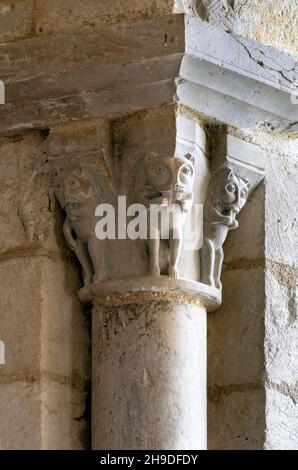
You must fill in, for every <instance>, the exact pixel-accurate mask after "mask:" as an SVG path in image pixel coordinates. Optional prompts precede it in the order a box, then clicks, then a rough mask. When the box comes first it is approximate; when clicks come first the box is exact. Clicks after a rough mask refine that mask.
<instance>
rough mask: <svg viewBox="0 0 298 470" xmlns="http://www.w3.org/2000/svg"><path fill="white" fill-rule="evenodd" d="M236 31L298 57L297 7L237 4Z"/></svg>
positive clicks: (276, 1) (288, 2)
mask: <svg viewBox="0 0 298 470" xmlns="http://www.w3.org/2000/svg"><path fill="white" fill-rule="evenodd" d="M235 14H236V16H235V23H234V31H235V32H236V33H237V34H241V35H242V36H246V37H250V38H252V39H255V40H256V41H258V42H261V43H263V44H269V45H271V46H273V47H276V48H277V49H280V50H283V51H287V52H289V53H291V54H294V55H296V56H297V54H298V49H297V29H298V24H297V21H298V20H297V3H296V2H295V1H292V0H252V1H249V2H247V1H245V0H236V1H235Z"/></svg>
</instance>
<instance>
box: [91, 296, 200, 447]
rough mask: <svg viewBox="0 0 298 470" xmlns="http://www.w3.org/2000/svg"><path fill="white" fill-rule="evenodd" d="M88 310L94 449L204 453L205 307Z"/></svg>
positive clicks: (139, 305)
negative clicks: (176, 450) (194, 450)
mask: <svg viewBox="0 0 298 470" xmlns="http://www.w3.org/2000/svg"><path fill="white" fill-rule="evenodd" d="M93 303H94V308H93V326H92V329H93V332H92V344H93V373H92V390H93V397H92V420H93V422H92V434H93V449H97V450H98V449H108V450H113V449H121V450H128V449H145V450H147V449H165V450H173V449H182V450H190V449H205V448H206V408H207V406H206V340H207V339H206V309H205V307H203V306H200V304H198V303H196V304H195V303H191V302H190V303H185V301H183V302H177V301H173V300H167V299H166V295H165V296H164V298H163V300H161V299H154V300H145V301H136V297H135V295H132V296H131V300H130V299H129V297H126V298H125V303H124V304H122V305H121V304H120V305H116V304H115V305H109V306H106V305H102V303H101V301H99V299H95V300H94V301H93Z"/></svg>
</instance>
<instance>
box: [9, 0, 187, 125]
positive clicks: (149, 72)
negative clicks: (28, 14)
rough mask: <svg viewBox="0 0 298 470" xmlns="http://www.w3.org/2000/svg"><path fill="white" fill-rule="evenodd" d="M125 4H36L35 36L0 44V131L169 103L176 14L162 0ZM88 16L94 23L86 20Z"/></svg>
mask: <svg viewBox="0 0 298 470" xmlns="http://www.w3.org/2000/svg"><path fill="white" fill-rule="evenodd" d="M129 3H130V4H127V2H125V4H124V3H123V2H119V1H117V2H115V9H114V10H113V9H111V7H112V5H111V2H104V3H103V2H95V1H90V2H82V1H78V0H76V1H74V0H73V1H64V2H58V1H57V2H56V1H48V2H37V3H36V8H35V10H34V12H35V13H34V14H35V16H36V19H37V18H39V20H38V21H40V22H41V23H40V24H38V26H36V28H37V32H38V34H39V35H38V36H36V34H35V33H34V34H32V35H30V36H28V37H26V38H23V39H21V40H17V41H11V42H8V43H2V44H0V67H1V74H0V75H1V76H0V79H2V80H3V81H4V82H5V87H6V104H5V105H3V106H1V108H0V121H1V133H2V134H3V133H8V132H13V133H15V132H17V130H23V129H32V128H40V127H42V128H44V127H49V126H53V125H56V124H57V123H59V122H65V121H73V120H80V119H85V118H98V117H102V118H108V119H116V118H121V117H123V116H125V115H129V114H133V113H134V112H136V111H138V110H141V109H146V108H151V107H154V106H159V105H161V104H164V103H169V102H172V99H173V95H174V92H175V86H174V79H175V77H176V76H177V75H178V73H179V66H180V62H181V58H182V54H183V52H184V23H183V17H182V16H181V15H175V16H172V15H169V14H168V13H169V8H168V6H169V5H170V2H165V1H160V2H153V1H152V2H151V1H146V2H145V3H144V2H141V3H140V2H135V1H133V2H129ZM137 4H138V7H137ZM143 7H144V10H143ZM119 9H120V10H119ZM148 9H149V12H150V11H151V12H153V13H152V14H150V13H149V12H148ZM118 10H119V11H120V13H119V11H118ZM135 10H137V11H138V13H137V11H136V15H135V16H133V17H131V16H130V13H129V12H131V14H132V15H134V13H133V12H134V11H135ZM121 11H122V13H121ZM125 13H127V15H128V17H127V18H125ZM123 14H124V16H123ZM43 15H44V16H43ZM90 15H91V16H92V17H93V18H94V22H95V23H94V25H93V23H92V21H89V22H88V21H87V20H86V18H87V17H89V16H90ZM107 16H108V17H109V19H108V18H107ZM57 18H58V19H57ZM47 25H48V30H47V27H46V26H47ZM55 27H56V28H57V29H56V30H55ZM40 29H42V31H39V30H40Z"/></svg>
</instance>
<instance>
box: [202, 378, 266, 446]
mask: <svg viewBox="0 0 298 470" xmlns="http://www.w3.org/2000/svg"><path fill="white" fill-rule="evenodd" d="M208 394H209V402H208V431H209V435H208V449H209V450H261V449H263V445H264V426H265V411H264V409H265V392H264V391H263V390H262V389H261V387H260V386H259V385H257V384H244V385H243V386H239V387H237V386H233V385H232V386H227V387H222V388H221V387H219V388H216V387H212V386H211V387H210V388H209V390H208Z"/></svg>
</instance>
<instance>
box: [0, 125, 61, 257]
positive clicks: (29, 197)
mask: <svg viewBox="0 0 298 470" xmlns="http://www.w3.org/2000/svg"><path fill="white" fill-rule="evenodd" d="M0 179H1V195H2V197H1V202H0V217H1V227H0V240H1V248H0V255H1V256H4V257H5V256H6V257H7V256H8V254H9V253H10V254H11V253H16V252H18V253H23V254H24V253H32V252H33V251H34V250H38V249H41V250H45V251H46V252H47V253H53V252H56V253H59V252H60V250H61V247H64V246H65V244H64V241H63V239H62V235H61V234H60V233H59V232H58V231H57V230H56V228H57V224H59V219H60V218H61V216H60V215H59V209H58V206H57V204H56V202H55V200H54V198H53V196H52V195H51V191H50V179H49V174H48V170H47V168H46V157H45V155H44V154H43V139H42V138H41V136H40V134H39V133H34V134H31V135H26V136H23V137H17V138H11V139H10V138H9V139H3V140H1V142H0ZM60 220H61V219H60Z"/></svg>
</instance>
